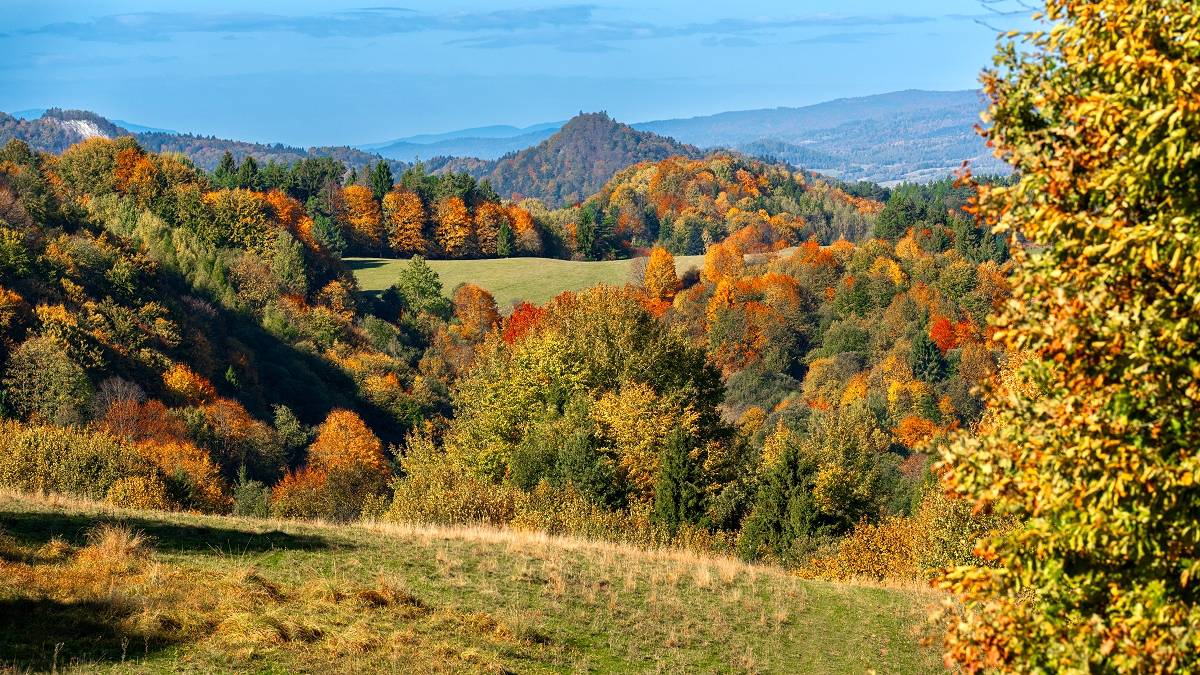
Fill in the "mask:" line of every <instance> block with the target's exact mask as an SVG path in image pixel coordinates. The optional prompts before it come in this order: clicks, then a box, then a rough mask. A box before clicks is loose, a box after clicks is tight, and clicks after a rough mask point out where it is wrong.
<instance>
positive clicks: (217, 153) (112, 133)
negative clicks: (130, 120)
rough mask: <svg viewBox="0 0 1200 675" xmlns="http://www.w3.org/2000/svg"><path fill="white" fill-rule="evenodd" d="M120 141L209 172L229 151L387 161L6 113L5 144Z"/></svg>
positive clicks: (88, 115) (357, 163)
mask: <svg viewBox="0 0 1200 675" xmlns="http://www.w3.org/2000/svg"><path fill="white" fill-rule="evenodd" d="M119 136H133V137H135V138H136V139H137V141H138V144H139V145H140V146H141V147H142V148H144V149H146V150H150V151H152V152H178V153H180V154H183V155H185V156H187V158H188V159H190V160H192V162H194V163H195V164H196V166H198V167H200V168H202V169H206V170H209V171H211V170H213V169H215V168H216V167H217V164H218V163H219V162H220V161H221V157H222V156H223V155H224V154H225V153H226V152H229V153H231V154H232V155H233V157H234V159H236V160H237V161H239V162H241V161H242V160H243V159H245V158H246V157H253V158H254V159H255V160H256V161H258V162H259V163H261V164H266V163H267V162H271V161H274V162H275V163H277V164H293V163H295V162H297V161H299V160H301V159H311V158H318V157H330V158H333V159H336V160H337V161H339V162H341V163H342V164H344V165H346V167H347V168H348V169H354V170H358V171H361V170H363V169H365V168H367V167H368V166H372V165H374V164H375V163H377V162H379V161H380V160H381V159H383V158H381V157H380V156H379V155H377V154H374V153H370V152H365V151H363V150H358V149H356V148H351V147H347V146H337V147H313V148H308V149H304V148H297V147H292V146H288V145H283V144H280V143H272V144H264V143H251V142H248V141H235V140H228V139H223V138H216V137H213V136H197V135H194V134H177V133H171V132H162V131H152V132H146V133H134V132H133V131H130V130H129V129H126V128H124V127H121V126H119V125H117V124H115V123H113V122H112V121H110V120H108V119H106V118H104V117H102V116H100V115H97V114H96V113H93V112H89V111H86V110H62V109H59V108H51V109H50V110H47V111H46V112H45V113H43V114H42V116H41V117H39V118H36V119H20V118H18V117H14V116H12V115H9V114H7V113H3V112H0V145H2V144H4V143H7V142H8V141H10V140H19V141H23V142H25V143H27V144H28V145H29V147H31V148H32V149H34V150H38V151H42V152H51V153H55V154H57V153H61V152H63V151H64V150H66V149H67V148H69V147H71V146H72V145H74V144H76V143H78V142H80V141H83V140H86V139H88V138H95V137H104V138H117V137H119ZM386 161H388V163H389V164H391V165H392V169H393V170H394V171H396V172H397V173H399V172H400V171H402V170H403V169H404V168H405V167H406V166H407V165H405V164H404V163H403V162H397V161H393V160H386Z"/></svg>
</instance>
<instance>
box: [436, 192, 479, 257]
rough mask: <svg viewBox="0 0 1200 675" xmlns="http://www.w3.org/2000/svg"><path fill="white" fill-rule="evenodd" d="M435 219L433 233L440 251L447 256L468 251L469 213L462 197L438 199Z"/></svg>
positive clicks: (457, 255) (454, 255)
mask: <svg viewBox="0 0 1200 675" xmlns="http://www.w3.org/2000/svg"><path fill="white" fill-rule="evenodd" d="M436 220H437V227H436V229H435V232H434V234H435V235H436V237H437V243H438V248H440V249H441V251H442V253H443V254H444V255H445V256H446V257H447V258H458V257H461V256H463V255H465V254H466V253H467V252H468V251H467V243H468V241H469V240H470V238H471V214H470V212H469V211H467V205H466V203H464V202H463V200H462V198H461V197H447V198H445V199H442V200H441V201H439V202H438V203H437V209H436Z"/></svg>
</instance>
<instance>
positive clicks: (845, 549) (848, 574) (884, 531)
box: [800, 516, 924, 581]
mask: <svg viewBox="0 0 1200 675" xmlns="http://www.w3.org/2000/svg"><path fill="white" fill-rule="evenodd" d="M923 542H924V531H923V530H922V528H921V525H920V524H919V523H918V522H917V521H916V520H914V519H912V518H907V517H904V516H892V517H890V518H887V519H885V520H883V521H882V522H880V523H878V524H872V523H868V522H862V523H859V524H858V526H857V527H855V528H854V531H853V532H851V533H850V534H849V535H847V536H846V537H845V538H844V539H842V540H841V541H840V542H838V544H837V552H836V553H835V554H833V555H831V556H826V557H816V558H813V559H811V560H809V561H808V562H807V563H805V564H804V566H803V567H802V568H801V570H800V574H801V575H802V576H806V577H813V578H820V579H831V580H835V581H844V580H850V579H874V580H876V581H882V580H884V579H919V578H920V577H921V569H920V568H919V567H918V565H917V557H918V551H919V549H920V548H921V546H922V544H923Z"/></svg>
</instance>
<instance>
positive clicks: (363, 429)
mask: <svg viewBox="0 0 1200 675" xmlns="http://www.w3.org/2000/svg"><path fill="white" fill-rule="evenodd" d="M308 465H309V467H311V468H313V469H317V470H319V471H329V470H331V469H334V468H337V467H343V466H347V465H359V466H364V467H368V468H371V469H374V470H376V471H379V472H380V473H385V474H386V473H390V470H389V469H388V466H387V460H386V459H385V458H384V456H383V444H382V443H381V442H380V441H379V437H377V436H376V435H375V434H374V433H373V432H372V431H371V429H370V428H368V427H367V425H366V424H365V423H364V422H363V421H362V418H361V417H359V416H358V415H356V414H354V413H353V412H351V411H349V410H342V409H337V410H334V411H332V412H330V413H329V415H328V416H326V417H325V421H324V422H322V423H321V426H320V428H319V429H318V430H317V440H315V441H313V444H312V445H311V446H309V448H308Z"/></svg>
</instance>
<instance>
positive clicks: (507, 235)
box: [496, 221, 513, 258]
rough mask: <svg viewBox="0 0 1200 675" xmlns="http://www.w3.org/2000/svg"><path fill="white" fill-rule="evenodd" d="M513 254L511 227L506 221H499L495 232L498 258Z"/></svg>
mask: <svg viewBox="0 0 1200 675" xmlns="http://www.w3.org/2000/svg"><path fill="white" fill-rule="evenodd" d="M512 254H513V233H512V228H511V227H509V226H508V221H501V222H500V228H499V230H497V232H496V255H497V256H498V257H500V258H507V257H509V256H511V255H512Z"/></svg>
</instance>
